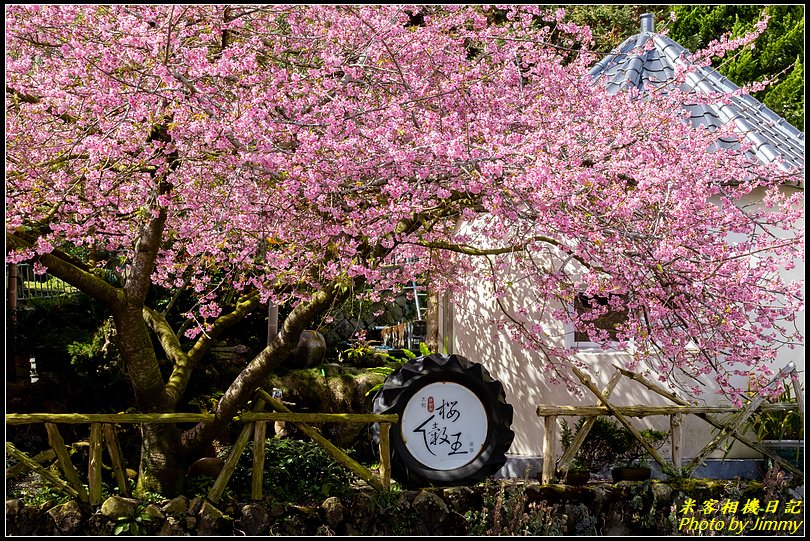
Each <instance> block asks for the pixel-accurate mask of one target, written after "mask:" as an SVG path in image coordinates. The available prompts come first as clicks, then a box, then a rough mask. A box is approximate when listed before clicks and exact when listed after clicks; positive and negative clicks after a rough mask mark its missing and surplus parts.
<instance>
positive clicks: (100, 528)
mask: <svg viewBox="0 0 810 541" xmlns="http://www.w3.org/2000/svg"><path fill="white" fill-rule="evenodd" d="M114 529H115V521H114V520H112V519H110V518H107V517H105V516H104V515H102V514H101V513H100V512H97V513H93V514H92V515H90V518H88V519H87V529H86V531H84V532H82V535H92V536H97V537H108V536H112V535H113V531H114Z"/></svg>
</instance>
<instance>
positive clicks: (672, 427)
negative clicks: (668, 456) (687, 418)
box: [669, 415, 683, 468]
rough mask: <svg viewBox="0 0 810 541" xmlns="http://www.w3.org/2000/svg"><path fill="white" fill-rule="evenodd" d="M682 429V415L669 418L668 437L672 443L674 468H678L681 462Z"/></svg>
mask: <svg viewBox="0 0 810 541" xmlns="http://www.w3.org/2000/svg"><path fill="white" fill-rule="evenodd" d="M682 427H683V415H670V416H669V436H670V438H671V442H672V465H673V466H675V467H676V468H680V467H681V463H682V462H683V456H682V449H681V436H682Z"/></svg>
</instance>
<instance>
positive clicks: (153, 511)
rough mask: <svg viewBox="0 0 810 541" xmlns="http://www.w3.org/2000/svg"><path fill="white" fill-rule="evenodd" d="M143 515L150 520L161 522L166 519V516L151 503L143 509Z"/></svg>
mask: <svg viewBox="0 0 810 541" xmlns="http://www.w3.org/2000/svg"><path fill="white" fill-rule="evenodd" d="M143 513H144V514H145V515H146V516H148V517H151V520H163V519H164V518H166V515H164V514H163V512H162V511H161V510H160V509H159V508H158V506H157V505H155V504H153V503H150V504H148V505H147V506H146V507H145V508H144V510H143Z"/></svg>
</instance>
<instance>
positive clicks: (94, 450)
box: [87, 423, 102, 505]
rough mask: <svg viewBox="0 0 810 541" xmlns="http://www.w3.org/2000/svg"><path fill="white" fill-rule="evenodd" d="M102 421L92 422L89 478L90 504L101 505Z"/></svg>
mask: <svg viewBox="0 0 810 541" xmlns="http://www.w3.org/2000/svg"><path fill="white" fill-rule="evenodd" d="M101 439H102V432H101V423H91V424H90V464H89V466H88V469H87V480H88V484H89V486H90V505H101V451H102V449H101Z"/></svg>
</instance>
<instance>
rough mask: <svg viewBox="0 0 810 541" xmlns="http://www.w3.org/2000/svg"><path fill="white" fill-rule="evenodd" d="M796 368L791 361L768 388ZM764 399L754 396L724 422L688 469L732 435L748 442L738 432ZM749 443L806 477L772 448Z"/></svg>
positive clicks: (695, 467)
mask: <svg viewBox="0 0 810 541" xmlns="http://www.w3.org/2000/svg"><path fill="white" fill-rule="evenodd" d="M795 370H796V365H795V364H794V363H793V362H792V361H791V362H789V363H788V364H787V366H786V367H785V368H783V369H782V370H780V371H779V373H778V374H776V376H774V378H773V379H771V381H769V382H768V385H767V386H766V388H770V387H772V386H774V385H775V384H776V383H777V382H779V381H782V380H784V378H786V377H788V376H789V375H790V374H791V373H792V372H794V371H795ZM764 401H765V397H764V396H762V395H760V394H758V395H757V396H756V397H755V398H753V399H752V400H751V402H749V403H748V405H746V407H745V408H743V409H742V410H741V411H740V412H739V413H738V414H737V416H736V417H735V418H734V419H733V420H732V421H731V423H729V424H724V425H723V426H722V428H721V429H720V432H719V433H718V434H717V436H715V437H714V438H713V439H712V440H711V441H710V442H709V443H707V444H706V446H705V447H704V448H703V449H702V450H701V451H700V452H699V453H698V454H697V456H695V457H694V458H693V459H692V461H691V462H690V463H689V465H688V466H687V471H689V472H690V473H691V472H693V471H695V470H696V469H697V467H698V466H700V465H701V464H702V463H703V460H704V459H705V458H706V456H707V455H708V454H709V453H711V452H712V451H714V450H715V449H716V448H717V446H718V445H720V443H722V442H723V441H724V440H726V439H727V438H729V437H730V436H734V437H736V438H737V439H738V440H740V441H742V442H746V441H747V440H745V439H744V438H743V437H741V436H740V435H738V434H737V432H738V430H740V428H741V427H742V426H743V425H744V424H745V421H747V420H748V418H749V417H751V415H753V413H754V412H755V411H756V409H757V408H758V407H759V406H760V405H761V404H762V403H763V402H764ZM748 445H749V447H752V448H754V449H756V450H757V451H759V452H760V453H762V454H764V455H765V456H767V457H769V458H771V459H772V460H775V461H776V462H777V463H778V464H779V465H780V466H781V467H782V468H783V469H786V470H788V471H789V472H791V473H794V474H797V475H800V476H802V477H804V470H801V469H799V468H797V467H796V466H794V465H793V464H791V463H790V462H789V461H787V460H785V459H784V458H782V457H780V456H779V455H777V454H776V453H774V452H772V451H771V450H770V449H765V448H764V447H762V446H761V445H759V444H754V445H751V443H750V442H749V443H748Z"/></svg>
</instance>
